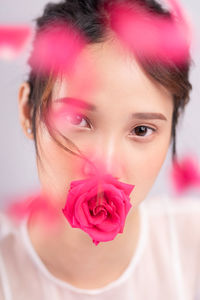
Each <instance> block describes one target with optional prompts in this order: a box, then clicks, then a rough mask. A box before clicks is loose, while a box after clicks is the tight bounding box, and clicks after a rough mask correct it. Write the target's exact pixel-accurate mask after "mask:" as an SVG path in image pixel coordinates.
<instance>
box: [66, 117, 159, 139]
mask: <svg viewBox="0 0 200 300" xmlns="http://www.w3.org/2000/svg"><path fill="white" fill-rule="evenodd" d="M68 117H69V118H70V117H74V116H68ZM75 117H80V118H81V119H83V120H85V121H86V123H87V125H88V128H92V127H91V125H90V122H89V120H88V118H87V117H85V116H84V115H82V114H76V115H75ZM72 126H77V127H79V128H87V127H85V126H79V125H76V124H75V125H74V124H72ZM141 127H143V128H145V129H150V130H152V131H153V132H155V131H156V129H155V128H152V127H150V126H147V125H143V124H142V125H138V126H136V127H134V128H133V129H132V130H131V132H132V131H133V130H135V129H137V128H141ZM130 136H131V137H133V135H132V134H130ZM136 137H138V136H137V135H136ZM139 137H142V138H143V139H144V138H145V137H143V136H139Z"/></svg>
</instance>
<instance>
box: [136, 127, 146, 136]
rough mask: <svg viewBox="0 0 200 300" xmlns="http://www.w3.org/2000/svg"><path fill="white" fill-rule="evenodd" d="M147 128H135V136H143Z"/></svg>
mask: <svg viewBox="0 0 200 300" xmlns="http://www.w3.org/2000/svg"><path fill="white" fill-rule="evenodd" d="M146 130H147V128H146V127H145V126H139V127H136V128H135V132H136V134H141V135H145V134H146Z"/></svg>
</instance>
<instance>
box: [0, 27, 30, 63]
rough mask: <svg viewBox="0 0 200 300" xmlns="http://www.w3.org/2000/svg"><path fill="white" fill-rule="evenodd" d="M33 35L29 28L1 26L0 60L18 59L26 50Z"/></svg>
mask: <svg viewBox="0 0 200 300" xmlns="http://www.w3.org/2000/svg"><path fill="white" fill-rule="evenodd" d="M31 33H32V30H31V28H30V27H29V26H6V25H0V59H5V60H9V59H13V58H16V57H17V56H18V55H19V54H20V53H21V52H22V51H23V50H24V47H25V45H26V43H27V41H28V39H29V38H30V36H31Z"/></svg>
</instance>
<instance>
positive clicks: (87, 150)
mask: <svg viewBox="0 0 200 300" xmlns="http://www.w3.org/2000/svg"><path fill="white" fill-rule="evenodd" d="M83 57H84V59H85V57H87V58H88V57H89V61H90V65H89V68H91V70H90V71H91V72H92V70H95V76H96V77H95V78H96V79H97V80H96V81H95V84H93V87H92V90H90V92H89V93H86V92H85V91H84V92H83V91H82V93H81V91H80V90H81V89H77V88H76V84H75V82H74V79H70V78H68V79H67V80H66V79H64V80H63V81H59V80H58V81H57V82H56V83H55V85H54V89H53V98H52V105H53V106H52V107H53V109H56V108H57V107H58V106H57V105H58V103H56V99H60V98H63V97H73V98H78V99H84V100H85V101H87V102H89V103H91V104H93V105H95V107H96V110H95V111H88V110H85V109H81V110H80V109H78V110H77V112H79V113H81V114H83V115H84V116H86V117H87V120H89V122H90V125H91V126H92V128H90V126H88V125H87V122H85V120H84V119H81V120H80V124H78V125H76V126H75V125H74V126H73V125H72V127H67V125H66V126H64V125H63V127H62V128H61V132H62V133H63V134H66V136H67V137H69V138H70V140H71V141H72V142H73V143H75V144H76V145H77V146H78V148H79V149H81V151H82V152H83V153H84V154H85V155H88V156H89V157H90V159H91V160H92V161H93V162H94V163H95V162H96V161H97V160H99V159H100V160H101V159H102V160H103V161H104V163H105V167H106V171H107V172H109V173H111V174H112V175H113V176H114V177H117V178H118V179H119V180H120V181H122V182H125V183H129V184H133V185H135V188H134V190H133V191H132V193H131V203H132V205H133V207H132V209H131V211H130V212H129V214H128V216H127V219H126V223H125V227H124V232H123V234H118V235H117V236H116V238H115V239H114V240H113V241H110V242H106V243H100V244H99V245H98V246H95V245H94V244H93V243H92V241H91V238H90V237H89V236H88V235H87V234H86V233H85V232H83V231H82V230H80V229H73V228H71V227H70V225H69V224H68V222H67V220H66V219H65V218H64V216H62V214H61V217H60V221H61V222H60V227H59V230H57V232H56V233H54V232H53V231H52V232H51V233H50V234H45V231H42V230H41V224H40V222H39V220H38V219H37V218H36V217H35V216H31V217H30V218H29V222H28V232H29V236H30V239H31V241H32V244H33V246H34V248H35V250H36V252H37V253H38V255H39V256H40V258H41V260H42V261H43V263H44V264H45V265H46V267H47V268H48V269H49V271H50V272H51V273H52V274H53V275H54V276H56V277H58V278H60V279H62V280H64V281H67V282H69V283H71V284H73V285H75V286H76V287H79V288H85V289H94V288H100V287H102V286H104V285H105V284H108V283H109V282H111V281H113V280H115V279H117V278H118V277H119V276H120V274H122V272H123V271H124V269H125V268H126V267H127V265H128V263H129V262H130V259H131V257H132V256H133V254H134V253H135V250H136V247H137V243H138V238H139V233H140V224H141V219H140V214H139V205H140V203H141V202H142V201H144V199H145V198H146V196H147V194H148V193H149V191H150V189H151V188H152V186H153V184H154V182H155V180H156V178H157V176H158V173H159V171H160V169H161V167H162V165H163V163H164V160H165V158H166V155H167V152H168V148H169V145H170V142H171V124H172V113H173V100H172V96H171V95H170V93H169V92H168V91H167V90H166V89H165V88H164V87H162V86H161V85H159V84H158V83H156V82H154V81H152V79H151V78H150V77H148V76H147V75H146V74H145V73H144V71H143V70H142V69H141V67H140V66H139V64H138V63H137V61H136V60H135V59H134V57H132V56H131V55H128V54H127V52H126V51H125V50H124V49H122V48H121V47H120V46H119V45H118V44H117V43H115V42H113V41H112V42H105V43H103V44H97V45H92V46H89V47H88V48H87V49H86V50H85V53H84V55H83V56H82V57H80V62H79V63H80V65H81V63H82V62H83V61H84V60H83ZM80 65H79V66H80ZM93 72H94V71H93ZM88 73H89V72H88ZM88 73H87V74H88ZM78 90H79V91H78ZM80 94H81V96H80ZM28 95H29V86H28V85H27V83H24V84H22V85H21V87H20V91H19V114H20V121H21V125H22V128H23V130H24V133H25V134H26V136H27V137H28V138H30V139H33V135H32V134H28V133H27V126H29V125H30V114H31V112H30V110H29V108H28V106H27V100H28ZM83 96H84V97H83ZM138 112H142V113H144V112H145V113H146V112H152V113H159V114H162V115H163V116H164V117H165V118H166V120H160V119H141V118H135V117H134V118H131V116H132V114H134V113H138ZM138 126H147V127H151V128H153V129H156V131H153V130H151V129H148V128H146V132H145V133H144V136H142V134H141V132H140V131H139V133H137V132H135V130H134V129H135V128H136V127H138ZM37 134H38V144H39V152H40V156H41V159H42V162H43V168H42V166H41V164H40V163H39V161H37V165H38V174H39V179H40V183H41V188H42V190H43V191H44V193H46V194H48V196H49V199H51V201H52V203H53V204H54V205H55V207H56V208H57V209H61V208H63V207H64V205H65V202H66V196H67V192H68V188H69V184H70V182H71V181H72V180H76V179H83V178H84V177H85V175H87V174H89V172H90V167H89V165H87V163H86V164H82V160H81V159H80V158H77V157H75V156H72V155H71V154H69V153H67V152H66V151H64V150H63V149H61V148H60V147H59V146H58V145H56V144H55V142H54V141H53V140H52V138H51V137H50V135H49V134H48V131H47V129H46V128H45V126H44V125H43V124H42V123H41V122H40V121H38V125H37ZM62 142H64V141H62ZM65 145H66V146H69V145H67V144H65ZM45 149H48V151H45ZM82 166H83V167H84V168H83V170H84V172H83V173H82V171H81V167H82ZM130 237H131V238H130ZM47 249H48V250H47ZM85 262H87V264H86V263H85ZM94 270H95V276H94V275H93V274H94Z"/></svg>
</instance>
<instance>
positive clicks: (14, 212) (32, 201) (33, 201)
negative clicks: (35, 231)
mask: <svg viewBox="0 0 200 300" xmlns="http://www.w3.org/2000/svg"><path fill="white" fill-rule="evenodd" d="M6 212H7V214H8V215H10V217H11V218H13V219H14V220H15V221H17V222H18V221H20V220H22V219H24V218H26V217H28V216H29V215H31V214H32V213H34V215H35V216H36V217H37V218H38V217H39V218H40V220H42V222H43V225H44V226H46V228H47V229H50V228H51V229H52V228H53V227H55V228H56V226H57V225H58V222H59V215H58V211H57V209H55V207H54V206H53V205H52V204H51V202H50V201H49V199H47V197H45V196H44V195H41V194H37V195H32V196H30V197H26V198H25V199H21V200H18V201H15V202H14V203H12V204H11V205H10V206H9V207H7V209H6Z"/></svg>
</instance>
